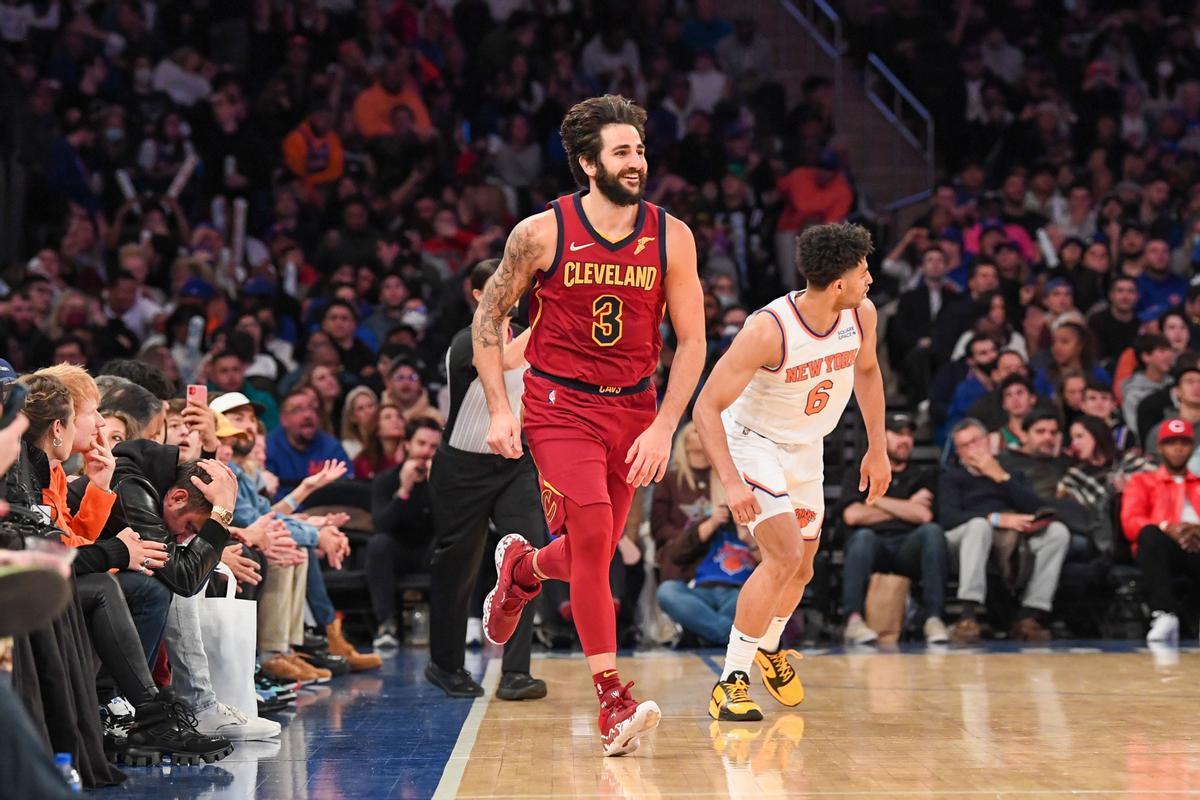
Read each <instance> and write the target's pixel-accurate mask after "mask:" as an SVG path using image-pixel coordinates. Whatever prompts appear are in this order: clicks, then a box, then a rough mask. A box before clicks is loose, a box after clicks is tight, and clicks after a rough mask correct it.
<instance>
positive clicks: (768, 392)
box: [693, 224, 892, 721]
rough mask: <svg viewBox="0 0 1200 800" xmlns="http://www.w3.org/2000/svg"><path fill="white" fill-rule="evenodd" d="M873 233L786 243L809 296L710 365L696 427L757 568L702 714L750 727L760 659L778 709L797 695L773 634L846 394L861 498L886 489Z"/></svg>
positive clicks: (828, 231) (811, 536)
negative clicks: (871, 266) (862, 441)
mask: <svg viewBox="0 0 1200 800" xmlns="http://www.w3.org/2000/svg"><path fill="white" fill-rule="evenodd" d="M870 252H871V236H870V234H869V233H867V231H866V229H864V228H862V227H861V226H858V225H850V224H836V225H820V226H816V227H813V228H809V229H808V230H806V231H805V232H804V233H803V234H802V235H801V236H800V237H799V239H797V242H796V266H797V267H798V268H799V270H800V272H801V274H802V275H803V276H804V278H805V279H806V280H807V282H808V288H807V289H806V290H804V291H801V292H792V293H790V294H787V295H785V296H783V297H780V298H779V299H777V300H775V301H774V302H772V303H770V304H768V305H767V306H765V307H764V308H762V309H760V310H759V311H758V312H756V313H755V314H754V316H753V317H751V319H750V320H749V321H748V322H747V323H746V326H745V328H743V330H742V332H741V333H739V334H738V336H737V338H736V339H734V341H733V344H732V345H731V346H730V348H729V350H728V352H726V353H725V355H724V356H722V358H721V360H720V361H718V362H717V365H716V367H714V368H713V371H712V375H711V376H710V377H709V379H708V381H707V382H706V383H705V384H704V390H703V391H702V392H701V393H700V397H699V399H698V400H697V401H696V407H695V410H694V412H693V420H694V421H695V423H696V429H697V430H698V431H699V433H700V441H701V442H702V443H703V445H704V449H705V450H706V451H707V452H708V457H709V459H710V460H711V461H712V465H713V469H715V470H716V472H717V476H718V477H719V478H720V480H721V483H722V485H723V486H724V488H725V498H726V504H727V505H728V506H729V511H730V513H731V515H732V517H733V520H734V521H735V522H736V523H737V524H739V525H746V526H748V527H749V528H750V531H751V533H753V534H754V538H755V540H756V541H757V542H758V546H759V550H760V551H761V553H762V563H760V564H759V566H758V568H757V569H755V570H754V572H753V574H751V576H750V579H749V580H747V581H746V583H745V584H744V585H743V586H742V590H741V593H740V594H739V595H738V603H737V613H736V615H735V616H734V622H733V630H732V631H731V632H730V634H729V649H728V650H727V651H726V655H725V667H724V670H723V671H722V673H721V678H720V680H718V681H717V684H716V686H714V687H713V691H712V698H711V700H710V702H709V707H708V713H709V714H710V715H711V716H712V717H713V718H714V719H721V720H735V721H747V720H760V719H762V709H761V708H760V707H759V706H758V704H757V703H755V702H754V701H753V700H751V699H750V694H749V691H750V677H749V673H750V667H751V664H752V663H757V664H758V667H759V670H760V671H761V672H762V678H763V684H764V685H765V686H766V688H767V691H768V692H769V693H770V694H771V696H772V697H774V698H775V699H776V700H778V701H779V702H781V703H783V704H784V705H785V706H795V705H798V704H799V703H800V701H801V700H803V699H804V687H803V686H802V685H801V683H800V678H799V677H798V676H797V675H796V671H795V669H794V668H793V667H792V665H791V664H790V663H789V662H788V655H789V654H790V653H791V651H787V650H784V651H781V650H780V647H779V637H780V634H782V633H783V627H784V625H786V624H787V621H788V619H789V618H790V617H791V616H792V612H793V611H794V610H795V609H796V606H798V605H799V604H800V598H801V597H802V596H803V595H804V587H805V586H806V585H807V584H808V582H809V580H811V579H812V575H813V557H814V556H815V555H816V554H817V545H818V543H819V541H820V536H821V524H822V522H823V521H824V516H825V494H824V488H823V481H824V463H823V459H822V455H823V449H824V448H823V442H822V440H823V439H824V438H825V436H826V435H827V434H829V433H830V432H832V431H833V429H834V428H835V427H837V425H838V422H839V420H840V419H841V416H842V412H843V411H844V410H845V408H846V403H847V402H849V400H850V392H851V391H852V390H853V391H854V393H855V395H856V396H857V398H858V405H859V407H860V408H861V409H862V414H863V421H864V422H865V424H866V429H867V453H866V457H865V458H863V461H862V469H861V474H860V487H859V488H860V490H862V491H866V492H867V503H868V504H871V503H874V502H875V500H876V499H878V498H879V497H882V496H883V493H884V492H885V491H887V487H888V484H889V483H891V479H892V472H891V466H890V464H889V462H888V457H887V449H886V446H885V435H884V425H883V420H884V392H883V379H882V378H881V377H880V373H879V364H878V362H877V360H876V357H875V320H876V313H875V306H874V305H873V304H872V303H871V301H870V300H867V290H868V289H869V288H870V286H871V276H870V273H868V272H867V255H868V254H869V253H870Z"/></svg>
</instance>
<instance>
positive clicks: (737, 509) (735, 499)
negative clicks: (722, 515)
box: [725, 481, 762, 525]
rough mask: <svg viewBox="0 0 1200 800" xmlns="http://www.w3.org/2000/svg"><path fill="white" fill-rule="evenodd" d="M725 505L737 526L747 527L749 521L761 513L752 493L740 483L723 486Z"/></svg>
mask: <svg viewBox="0 0 1200 800" xmlns="http://www.w3.org/2000/svg"><path fill="white" fill-rule="evenodd" d="M725 505H726V506H728V507H729V513H730V514H732V515H733V521H734V522H736V523H737V524H738V525H749V524H750V522H751V520H753V519H754V518H755V517H757V516H758V515H759V514H761V513H762V506H760V505H759V504H758V498H756V497H755V496H754V491H753V490H752V489H751V488H750V487H749V486H747V485H746V484H744V483H742V482H741V481H738V482H737V483H735V484H732V485H730V484H726V485H725Z"/></svg>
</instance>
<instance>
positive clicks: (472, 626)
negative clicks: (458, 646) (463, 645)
mask: <svg viewBox="0 0 1200 800" xmlns="http://www.w3.org/2000/svg"><path fill="white" fill-rule="evenodd" d="M482 644H483V620H482V619H480V618H479V617H471V618H470V619H468V620H467V647H471V646H480V645H482Z"/></svg>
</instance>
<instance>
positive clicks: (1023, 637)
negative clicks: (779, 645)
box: [1012, 617, 1052, 642]
mask: <svg viewBox="0 0 1200 800" xmlns="http://www.w3.org/2000/svg"><path fill="white" fill-rule="evenodd" d="M1012 637H1013V638H1014V639H1016V640H1017V641H1018V642H1048V641H1050V639H1051V638H1052V637H1051V636H1050V631H1048V630H1046V629H1045V628H1043V627H1042V625H1041V623H1039V622H1038V621H1037V620H1036V619H1034V618H1033V617H1024V618H1022V619H1019V620H1017V621H1016V622H1014V623H1013V627H1012Z"/></svg>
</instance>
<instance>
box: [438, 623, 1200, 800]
mask: <svg viewBox="0 0 1200 800" xmlns="http://www.w3.org/2000/svg"><path fill="white" fill-rule="evenodd" d="M1110 644H1111V643H1110ZM1127 649H1128V650H1129V652H1116V653H1114V652H1101V651H1100V650H1099V649H1095V648H1088V647H1076V648H1057V649H1050V648H1039V649H1029V648H1027V649H1025V650H1023V651H1020V652H1008V653H1005V652H999V653H997V652H991V651H987V650H982V649H976V650H958V649H943V650H936V651H935V650H921V651H919V652H914V653H908V654H902V653H880V652H877V651H869V652H865V653H858V652H852V653H845V652H840V651H839V652H834V653H831V652H828V651H811V652H809V653H808V654H807V656H806V658H805V660H804V661H803V662H802V663H801V664H800V668H799V671H800V674H801V675H802V676H803V678H804V679H805V686H806V691H807V698H806V700H805V701H804V703H803V704H802V705H801V706H800V707H799V708H798V709H796V710H789V709H784V708H782V707H780V706H778V705H776V704H774V702H773V701H772V700H770V698H769V697H768V696H767V695H766V692H765V691H764V690H763V689H762V687H761V684H758V685H757V688H756V690H754V696H755V699H757V700H758V701H759V702H760V703H762V704H763V709H764V712H765V713H766V715H767V716H766V719H765V720H764V721H763V722H762V723H754V724H746V723H742V724H734V723H717V722H714V721H713V720H711V719H710V718H709V717H708V715H707V714H706V706H707V697H708V692H709V690H710V688H711V687H712V684H713V681H714V680H715V677H716V670H717V669H718V668H719V659H720V656H719V655H712V656H708V655H696V654H675V653H662V654H648V655H642V656H638V657H636V658H625V659H622V660H621V663H620V669H621V674H622V676H623V678H625V679H626V680H631V679H632V680H635V681H636V682H637V685H636V687H635V690H634V691H635V694H636V696H637V697H639V698H652V699H654V700H656V701H657V702H658V703H659V705H660V706H661V707H662V710H663V722H662V725H661V727H660V728H659V730H658V732H657V733H656V734H654V736H653V737H652V738H651V739H650V740H648V741H647V742H646V743H644V744H643V746H642V748H641V749H640V750H639V751H638V752H637V753H635V754H633V755H631V756H627V757H624V758H602V757H601V756H600V748H599V741H598V736H597V734H596V702H595V699H594V696H593V694H592V690H591V687H590V685H589V683H588V680H587V676H586V675H585V670H584V667H583V664H582V659H581V658H578V657H576V658H544V659H539V660H537V661H535V664H534V671H535V673H536V674H537V675H539V676H540V677H542V678H545V679H546V680H547V681H548V682H549V684H550V697H549V698H547V699H546V700H543V701H538V702H533V703H503V702H499V701H496V700H489V699H488V698H482V699H480V700H476V701H475V702H474V705H473V706H472V707H471V709H470V712H469V714H468V716H467V719H466V722H465V723H464V725H463V727H462V731H461V733H460V735H459V738H458V741H457V744H456V746H455V748H454V750H453V752H452V753H451V755H450V758H449V760H448V761H447V764H446V767H445V770H444V772H443V774H442V776H441V780H440V783H439V784H438V788H437V793H436V795H435V797H468V798H471V797H473V798H484V797H488V798H490V797H537V798H551V797H603V798H662V797H684V796H686V797H782V796H793V797H800V796H813V797H819V796H830V797H839V798H843V797H864V798H866V797H904V796H922V797H961V796H977V795H979V796H982V795H987V796H998V795H1005V796H1019V797H1062V796H1066V795H1071V794H1084V795H1089V796H1103V797H1109V796H1131V797H1149V796H1167V795H1175V796H1177V795H1188V794H1200V735H1198V734H1197V731H1198V730H1200V724H1198V721H1197V717H1198V716H1200V702H1198V701H1200V655H1198V654H1197V653H1195V652H1183V653H1179V652H1178V651H1171V652H1167V653H1162V654H1155V653H1151V652H1148V651H1146V650H1144V648H1137V647H1128V648H1127ZM498 666H499V665H498V664H497V663H496V662H495V661H492V662H491V664H490V665H489V668H488V671H487V676H486V681H485V686H486V687H487V688H488V689H489V692H488V694H489V696H490V695H491V691H490V690H491V689H492V687H494V685H495V682H496V680H497V679H498ZM755 677H756V678H757V676H755Z"/></svg>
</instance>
